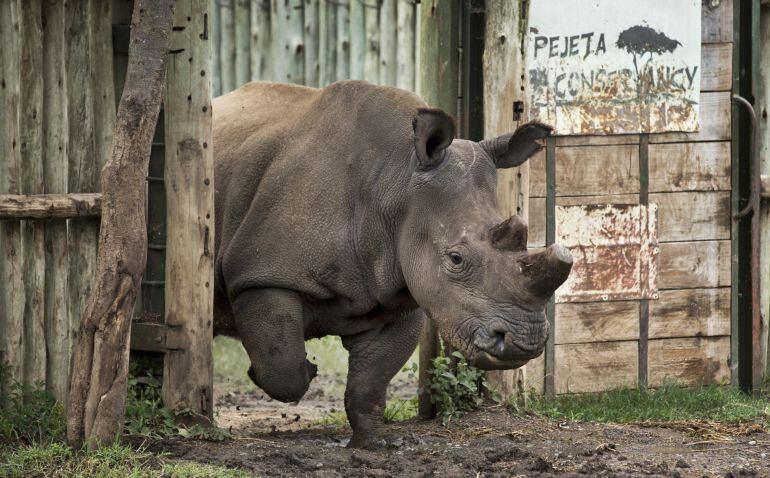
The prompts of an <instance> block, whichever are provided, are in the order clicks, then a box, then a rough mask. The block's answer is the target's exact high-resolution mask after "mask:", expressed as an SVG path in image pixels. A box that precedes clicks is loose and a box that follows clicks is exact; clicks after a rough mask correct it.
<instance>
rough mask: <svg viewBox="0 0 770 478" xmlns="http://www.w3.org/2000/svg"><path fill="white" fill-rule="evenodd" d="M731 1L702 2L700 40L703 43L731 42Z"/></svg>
mask: <svg viewBox="0 0 770 478" xmlns="http://www.w3.org/2000/svg"><path fill="white" fill-rule="evenodd" d="M733 1H734V0H721V1H719V2H712V1H708V2H706V1H704V2H703V10H702V14H701V40H702V41H703V43H722V42H731V41H733Z"/></svg>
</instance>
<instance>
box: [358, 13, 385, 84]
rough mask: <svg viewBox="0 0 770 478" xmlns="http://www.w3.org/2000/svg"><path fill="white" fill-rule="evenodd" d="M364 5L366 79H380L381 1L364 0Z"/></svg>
mask: <svg viewBox="0 0 770 478" xmlns="http://www.w3.org/2000/svg"><path fill="white" fill-rule="evenodd" d="M361 3H363V5H364V35H365V43H364V44H365V45H366V49H365V50H364V80H366V81H371V82H372V83H377V82H378V81H380V33H379V28H380V24H379V16H380V15H379V14H380V12H379V10H380V7H379V5H380V2H372V1H362V2H361Z"/></svg>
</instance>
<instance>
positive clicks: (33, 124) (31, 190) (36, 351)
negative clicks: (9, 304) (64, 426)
mask: <svg viewBox="0 0 770 478" xmlns="http://www.w3.org/2000/svg"><path fill="white" fill-rule="evenodd" d="M41 5H42V1H41V0H32V1H30V2H25V3H24V5H23V7H22V8H20V9H19V51H20V67H19V105H20V108H19V138H20V151H21V181H22V191H23V192H24V193H26V194H40V193H42V192H44V191H45V185H44V184H43V180H44V179H43V28H42V8H41ZM44 228H45V225H44V224H42V223H40V222H35V221H25V222H23V223H22V228H21V242H22V250H23V251H24V293H25V303H24V384H25V385H26V386H29V387H31V386H33V385H34V384H35V383H37V382H40V381H45V369H46V344H45V292H44V288H45V285H44V281H45V237H44V231H45V229H44Z"/></svg>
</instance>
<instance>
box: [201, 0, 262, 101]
mask: <svg viewBox="0 0 770 478" xmlns="http://www.w3.org/2000/svg"><path fill="white" fill-rule="evenodd" d="M258 2H259V0H252V2H251V3H252V5H251V8H252V10H253V9H254V5H255V4H257V3H258ZM219 3H220V0H209V36H210V37H211V70H212V71H211V95H212V96H214V97H217V96H219V95H221V94H222V61H221V59H220V52H221V51H222V17H221V10H220V7H219ZM251 28H252V31H251V35H252V39H251V41H252V45H251V52H252V70H251V74H252V79H256V78H254V63H253V62H254V44H253V41H254V13H253V11H252V16H251Z"/></svg>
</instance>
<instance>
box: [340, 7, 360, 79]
mask: <svg viewBox="0 0 770 478" xmlns="http://www.w3.org/2000/svg"><path fill="white" fill-rule="evenodd" d="M352 1H356V0H352ZM335 48H336V49H337V72H336V74H335V80H344V79H347V78H350V6H349V5H348V4H344V3H340V4H339V5H338V6H337V38H336V45H335Z"/></svg>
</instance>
